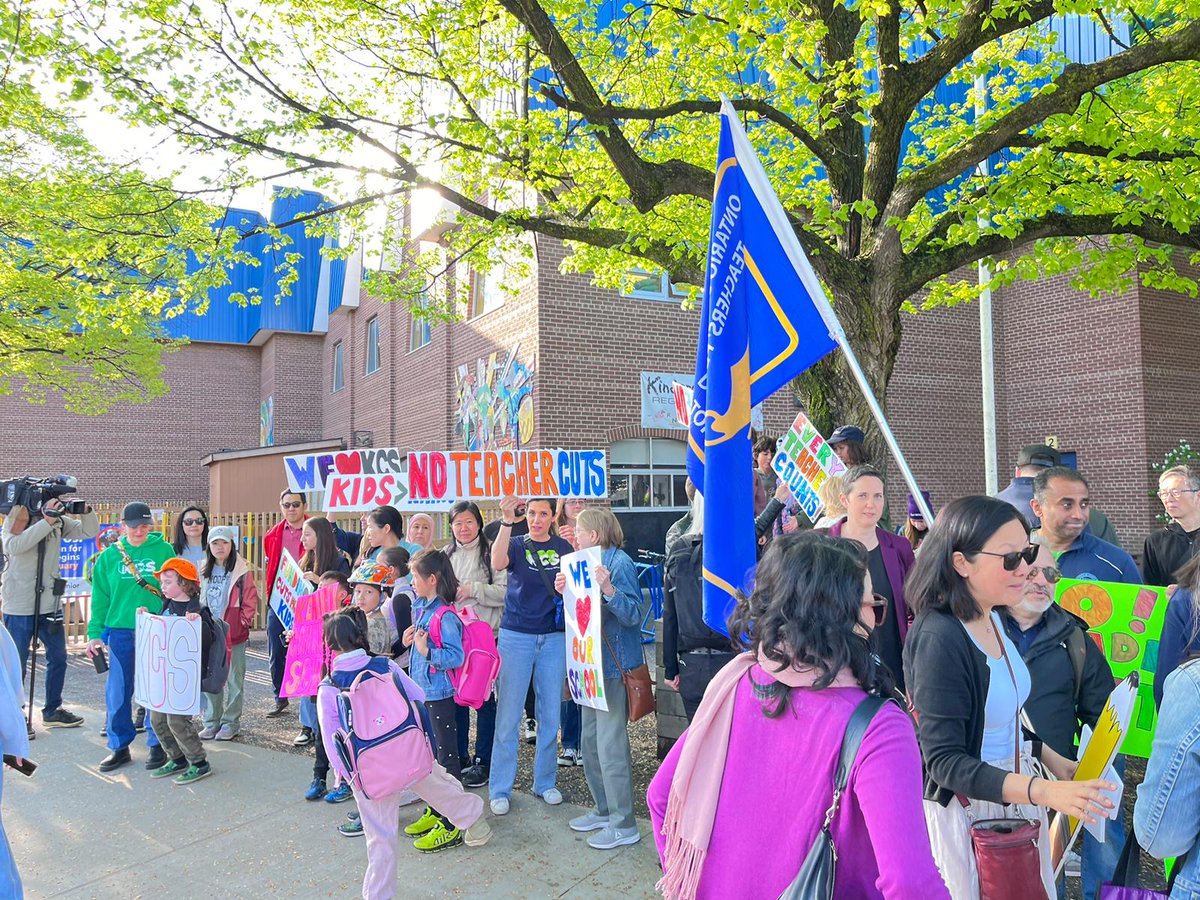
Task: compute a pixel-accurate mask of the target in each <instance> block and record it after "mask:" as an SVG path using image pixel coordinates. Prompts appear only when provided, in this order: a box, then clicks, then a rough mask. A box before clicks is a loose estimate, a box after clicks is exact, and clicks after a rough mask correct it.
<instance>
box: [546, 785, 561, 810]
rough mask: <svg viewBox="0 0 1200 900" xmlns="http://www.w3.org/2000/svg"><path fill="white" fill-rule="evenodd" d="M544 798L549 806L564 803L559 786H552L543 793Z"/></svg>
mask: <svg viewBox="0 0 1200 900" xmlns="http://www.w3.org/2000/svg"><path fill="white" fill-rule="evenodd" d="M542 799H543V800H545V801H546V803H547V804H548V805H549V806H558V804H560V803H562V792H561V791H559V789H558V788H550V790H548V791H546V793H544V794H542Z"/></svg>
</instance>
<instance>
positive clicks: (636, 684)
mask: <svg viewBox="0 0 1200 900" xmlns="http://www.w3.org/2000/svg"><path fill="white" fill-rule="evenodd" d="M600 636H601V637H602V638H604V643H605V645H607V647H608V652H609V653H611V654H612V658H613V662H615V663H616V664H617V671H619V672H620V673H621V681H622V683H623V684H624V685H625V705H626V708H627V709H628V710H629V721H630V722H636V721H637V720H638V719H642V718H645V717H646V716H648V715H650V713H652V712H654V709H655V706H654V688H653V686H652V685H651V683H650V669H649V667H648V666H647V665H646V663H645V661H644V660H645V657H644V656H643V657H642V659H643V662H642V664H641V665H640V666H638V667H637V668H635V669H622V668H621V657H619V656H617V653H616V651H615V650H613V646H612V644H610V643H609V641H608V635H606V634H605V633H604V630H603V628H602V629H601V630H600ZM639 646H641V645H640V644H639Z"/></svg>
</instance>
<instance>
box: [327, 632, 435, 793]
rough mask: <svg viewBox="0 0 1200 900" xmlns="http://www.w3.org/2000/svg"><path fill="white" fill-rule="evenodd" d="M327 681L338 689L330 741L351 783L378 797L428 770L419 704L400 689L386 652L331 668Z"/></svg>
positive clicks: (429, 760) (430, 754)
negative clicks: (355, 665) (352, 667)
mask: <svg viewBox="0 0 1200 900" xmlns="http://www.w3.org/2000/svg"><path fill="white" fill-rule="evenodd" d="M329 683H330V684H332V685H334V686H335V687H336V688H337V689H338V691H339V693H338V698H337V710H338V728H337V730H336V731H335V732H334V734H333V745H334V748H335V749H336V751H337V754H338V758H339V759H341V761H342V764H343V765H344V766H345V767H346V770H347V771H348V772H349V773H350V783H351V786H352V787H353V788H355V789H356V790H357V791H359V792H360V793H362V795H363V796H364V797H366V798H367V799H368V800H378V799H380V798H381V797H387V796H390V795H392V794H396V793H399V792H400V791H403V790H407V789H408V788H410V787H412V786H413V785H414V784H416V783H417V782H418V781H420V780H421V779H422V778H424V777H425V776H426V775H428V774H429V773H430V772H431V771H433V761H434V755H433V750H432V748H431V747H430V746H429V739H428V737H427V735H428V733H429V723H428V721H427V719H426V715H427V714H426V712H425V707H424V706H423V705H422V704H419V703H416V702H414V701H413V700H412V699H411V698H410V697H409V696H408V695H407V694H406V693H405V691H404V685H403V683H402V682H401V681H400V679H399V678H398V677H397V676H396V675H395V673H394V672H392V669H391V665H390V661H389V660H388V658H387V657H386V656H375V657H372V658H371V660H370V661H369V662H368V663H367V665H366V666H364V667H363V668H362V669H359V670H357V671H354V672H331V673H330V675H329Z"/></svg>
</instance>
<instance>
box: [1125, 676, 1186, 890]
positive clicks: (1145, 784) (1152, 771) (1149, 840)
mask: <svg viewBox="0 0 1200 900" xmlns="http://www.w3.org/2000/svg"><path fill="white" fill-rule="evenodd" d="M1165 693H1166V700H1169V701H1170V702H1169V703H1166V702H1164V703H1163V705H1162V711H1161V712H1160V714H1159V717H1158V730H1157V732H1156V733H1155V735H1154V749H1153V750H1152V751H1151V753H1150V761H1149V762H1148V763H1147V764H1146V778H1145V779H1144V780H1143V781H1142V783H1141V784H1140V785H1139V786H1138V790H1137V803H1136V804H1134V807H1133V829H1134V832H1135V833H1136V834H1137V838H1138V843H1140V844H1141V845H1142V847H1144V848H1145V850H1146V852H1147V853H1149V854H1150V855H1151V856H1153V857H1154V858H1155V859H1168V858H1170V857H1172V856H1176V857H1177V856H1181V855H1182V854H1184V853H1187V854H1188V857H1187V859H1186V860H1184V862H1183V865H1182V866H1180V867H1179V870H1178V874H1177V875H1176V877H1175V886H1174V888H1172V890H1171V900H1200V848H1197V846H1196V839H1197V836H1198V834H1200V816H1197V815H1196V810H1197V809H1200V663H1190V664H1188V665H1186V666H1182V667H1181V668H1178V669H1176V670H1175V671H1174V672H1172V673H1171V675H1170V676H1169V677H1168V678H1167V680H1166V691H1165Z"/></svg>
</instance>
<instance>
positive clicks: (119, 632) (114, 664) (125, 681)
mask: <svg viewBox="0 0 1200 900" xmlns="http://www.w3.org/2000/svg"><path fill="white" fill-rule="evenodd" d="M135 635H136V632H135V631H134V630H133V629H132V628H105V629H104V631H103V632H101V634H100V638H101V640H103V641H104V643H106V644H107V645H108V680H107V681H106V682H105V683H104V704H105V706H107V707H108V749H109V750H121V749H124V748H125V747H128V746H129V745H130V744H132V743H133V739H134V738H135V737H137V732H136V731H134V730H133V716H132V701H133V663H134V660H135V659H136V654H135V652H134V641H135ZM147 712H149V711H147ZM146 746H147V747H157V746H158V735H156V734H155V733H154V728H153V727H152V726H151V725H150V716H149V715H147V716H146Z"/></svg>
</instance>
